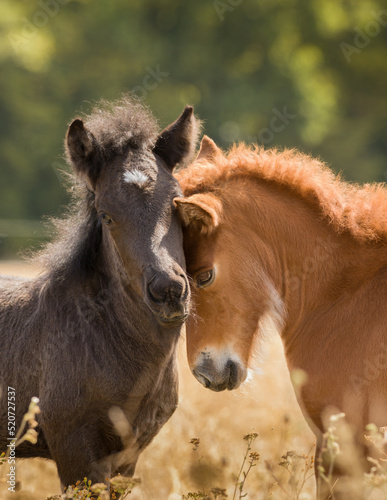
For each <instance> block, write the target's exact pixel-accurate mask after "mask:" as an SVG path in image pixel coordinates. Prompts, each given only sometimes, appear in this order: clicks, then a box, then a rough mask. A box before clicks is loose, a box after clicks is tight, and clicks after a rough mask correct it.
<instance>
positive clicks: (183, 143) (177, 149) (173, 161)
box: [153, 106, 200, 170]
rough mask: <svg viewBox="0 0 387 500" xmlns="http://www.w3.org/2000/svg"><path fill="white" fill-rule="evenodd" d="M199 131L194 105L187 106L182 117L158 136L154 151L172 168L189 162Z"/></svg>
mask: <svg viewBox="0 0 387 500" xmlns="http://www.w3.org/2000/svg"><path fill="white" fill-rule="evenodd" d="M199 132H200V121H199V120H197V119H196V118H195V116H194V114H193V107H192V106H186V107H185V108H184V111H183V113H182V114H181V115H180V117H179V118H178V119H177V120H176V121H175V122H173V123H171V125H169V126H168V127H167V128H165V129H164V130H163V131H162V132H161V134H160V135H159V136H158V138H157V141H156V144H155V146H154V148H153V152H154V153H155V154H157V155H158V156H160V158H162V159H163V160H164V161H165V163H166V164H167V166H168V167H169V168H170V169H171V170H173V168H174V167H175V166H176V165H177V164H178V163H179V164H180V165H183V164H187V163H188V162H189V161H190V160H191V158H192V156H193V153H194V151H195V148H196V143H197V140H198V136H199Z"/></svg>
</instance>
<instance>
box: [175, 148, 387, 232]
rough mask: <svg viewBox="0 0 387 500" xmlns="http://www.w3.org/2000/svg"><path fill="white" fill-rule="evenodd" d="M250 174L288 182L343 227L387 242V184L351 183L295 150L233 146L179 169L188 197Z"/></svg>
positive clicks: (291, 187) (339, 230)
mask: <svg viewBox="0 0 387 500" xmlns="http://www.w3.org/2000/svg"><path fill="white" fill-rule="evenodd" d="M241 176H243V177H246V176H247V177H250V178H253V179H257V180H260V181H267V182H274V183H277V184H280V185H282V186H285V187H288V188H289V189H290V190H291V191H292V192H294V193H296V194H298V195H299V196H300V197H301V198H303V199H305V200H306V201H308V202H309V203H312V204H313V205H314V206H317V207H318V208H319V210H320V211H321V213H322V216H323V217H324V218H326V219H327V220H328V221H329V223H330V224H331V225H332V227H333V228H334V229H335V230H336V231H338V232H349V233H351V234H352V235H353V236H354V237H355V238H356V239H358V240H361V241H363V242H367V241H382V240H383V241H386V242H387V189H386V187H385V185H384V184H381V183H379V184H377V183H374V184H365V185H364V186H360V185H358V184H350V183H348V182H344V181H342V180H341V179H340V176H339V175H335V174H334V173H333V172H332V170H330V169H329V168H328V167H327V166H326V165H325V164H324V163H323V162H321V161H319V160H317V159H315V158H312V157H310V156H308V155H306V154H303V153H300V152H297V151H295V150H285V151H278V150H275V149H271V150H265V149H264V148H262V147H258V146H246V145H245V144H243V143H242V144H239V145H234V146H233V147H232V148H231V150H230V151H229V152H228V153H227V154H225V155H223V154H217V155H216V157H215V158H214V160H212V161H211V160H208V158H206V159H205V160H198V161H196V162H195V163H194V164H192V165H191V166H190V167H189V168H186V169H183V170H181V171H180V172H179V174H178V179H179V182H180V183H181V185H182V187H183V190H184V194H185V196H190V195H192V194H194V193H199V192H208V191H217V190H218V189H219V188H220V187H221V186H222V185H223V184H224V183H225V182H226V181H228V180H229V179H233V178H236V177H241Z"/></svg>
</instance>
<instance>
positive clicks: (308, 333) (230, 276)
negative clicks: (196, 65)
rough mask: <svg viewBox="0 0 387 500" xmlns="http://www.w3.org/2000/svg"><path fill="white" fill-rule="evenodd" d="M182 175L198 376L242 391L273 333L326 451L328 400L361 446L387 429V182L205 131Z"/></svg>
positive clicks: (191, 350) (190, 348)
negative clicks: (353, 176)
mask: <svg viewBox="0 0 387 500" xmlns="http://www.w3.org/2000/svg"><path fill="white" fill-rule="evenodd" d="M177 178H178V180H179V182H180V185H181V187H182V189H183V192H184V195H185V197H180V198H177V199H175V200H174V201H175V204H176V206H177V207H178V208H179V211H180V215H181V218H182V220H183V223H184V226H185V229H184V246H185V256H186V263H187V271H188V273H189V275H190V276H191V280H192V285H191V289H192V290H191V291H192V296H193V307H194V310H195V314H194V315H192V316H191V318H190V319H189V320H188V323H187V352H188V361H189V365H190V367H191V370H192V372H193V374H194V375H195V377H196V378H197V379H198V380H199V382H200V383H201V384H203V385H204V386H205V387H207V388H209V389H212V390H214V391H222V390H224V389H229V390H231V389H235V388H237V387H238V386H239V385H240V384H241V383H242V382H243V381H244V380H245V379H246V376H247V371H248V368H249V367H251V366H252V364H253V362H254V352H256V350H257V347H259V345H258V344H259V343H260V342H261V341H262V339H264V338H265V337H266V336H267V335H268V334H269V333H271V332H272V331H276V332H278V333H279V334H280V336H281V339H282V341H283V344H284V349H285V355H286V360H287V364H288V367H289V370H290V371H292V370H294V369H301V370H303V371H304V372H305V373H306V375H307V382H306V383H305V385H304V386H303V387H302V389H301V390H300V391H299V393H298V400H299V404H300V406H301V408H302V409H303V411H304V414H305V416H306V417H307V419H308V422H309V423H310V425H311V427H312V430H313V431H314V432H315V434H316V436H317V452H316V453H317V455H319V456H320V451H321V446H322V433H323V432H324V425H323V419H322V415H323V413H324V411H325V410H326V408H328V407H333V408H335V409H337V410H339V411H341V412H344V413H345V415H346V419H347V422H348V423H349V424H350V425H351V427H352V428H353V429H354V432H355V438H356V440H357V442H358V443H359V444H361V446H363V447H364V439H363V430H364V426H365V425H366V424H367V423H369V422H373V423H375V424H376V425H377V426H385V425H387V333H386V327H385V325H386V321H387V309H386V307H385V304H386V300H387V267H386V265H387V246H386V243H387V191H386V189H385V188H384V187H383V186H382V185H367V186H364V187H359V186H354V185H349V184H347V183H345V182H342V181H340V180H339V179H338V178H337V177H336V176H335V175H334V174H333V173H332V171H331V170H329V169H328V168H327V167H326V166H324V165H323V164H322V163H321V162H319V161H318V160H316V159H312V158H310V157H308V156H306V155H304V154H301V153H297V152H294V151H284V152H277V151H274V150H272V151H265V150H263V149H260V148H258V147H247V146H244V145H240V146H234V147H233V148H232V149H231V151H230V152H229V153H228V155H225V154H223V153H222V152H221V150H220V149H219V148H218V147H217V146H216V145H215V143H214V142H213V141H212V140H211V139H209V138H208V137H204V139H203V141H202V144H201V149H200V152H199V155H198V157H197V159H196V161H195V162H194V163H193V164H191V165H190V166H189V167H188V168H186V169H183V170H182V171H180V172H179V173H178V174H177ZM370 366H371V367H373V371H372V374H371V371H370V369H369V367H370ZM365 451H366V450H365V448H364V452H365ZM323 460H325V465H326V457H324V456H323ZM318 489H319V493H318V495H319V498H328V497H329V491H326V488H325V489H324V485H322V486H321V485H320V487H319V488H318ZM335 491H337V492H338V491H339V486H337V488H336V490H335ZM335 498H338V497H337V496H336V497H335ZM343 498H348V495H347V496H346V497H343ZM351 498H355V496H353V495H352V496H351Z"/></svg>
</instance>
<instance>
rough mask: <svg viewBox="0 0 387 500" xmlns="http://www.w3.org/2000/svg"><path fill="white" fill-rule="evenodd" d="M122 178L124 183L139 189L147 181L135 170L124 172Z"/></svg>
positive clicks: (146, 178)
mask: <svg viewBox="0 0 387 500" xmlns="http://www.w3.org/2000/svg"><path fill="white" fill-rule="evenodd" d="M123 177H124V181H125V182H128V183H129V184H136V185H137V186H138V187H140V188H141V187H143V186H144V185H145V184H146V183H147V182H148V181H149V177H148V176H147V175H146V174H144V172H141V171H140V170H138V169H137V168H135V169H134V170H126V171H125V172H124V176H123Z"/></svg>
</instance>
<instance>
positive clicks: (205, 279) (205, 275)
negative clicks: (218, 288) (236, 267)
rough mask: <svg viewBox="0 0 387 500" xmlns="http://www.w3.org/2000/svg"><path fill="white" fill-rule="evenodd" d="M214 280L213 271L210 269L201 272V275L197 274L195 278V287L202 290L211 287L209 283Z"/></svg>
mask: <svg viewBox="0 0 387 500" xmlns="http://www.w3.org/2000/svg"><path fill="white" fill-rule="evenodd" d="M214 278H215V271H214V270H213V269H210V270H208V271H203V272H202V273H199V274H197V275H196V277H195V281H196V285H197V286H198V287H199V288H204V287H206V286H209V285H211V283H212V282H213V281H214Z"/></svg>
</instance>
